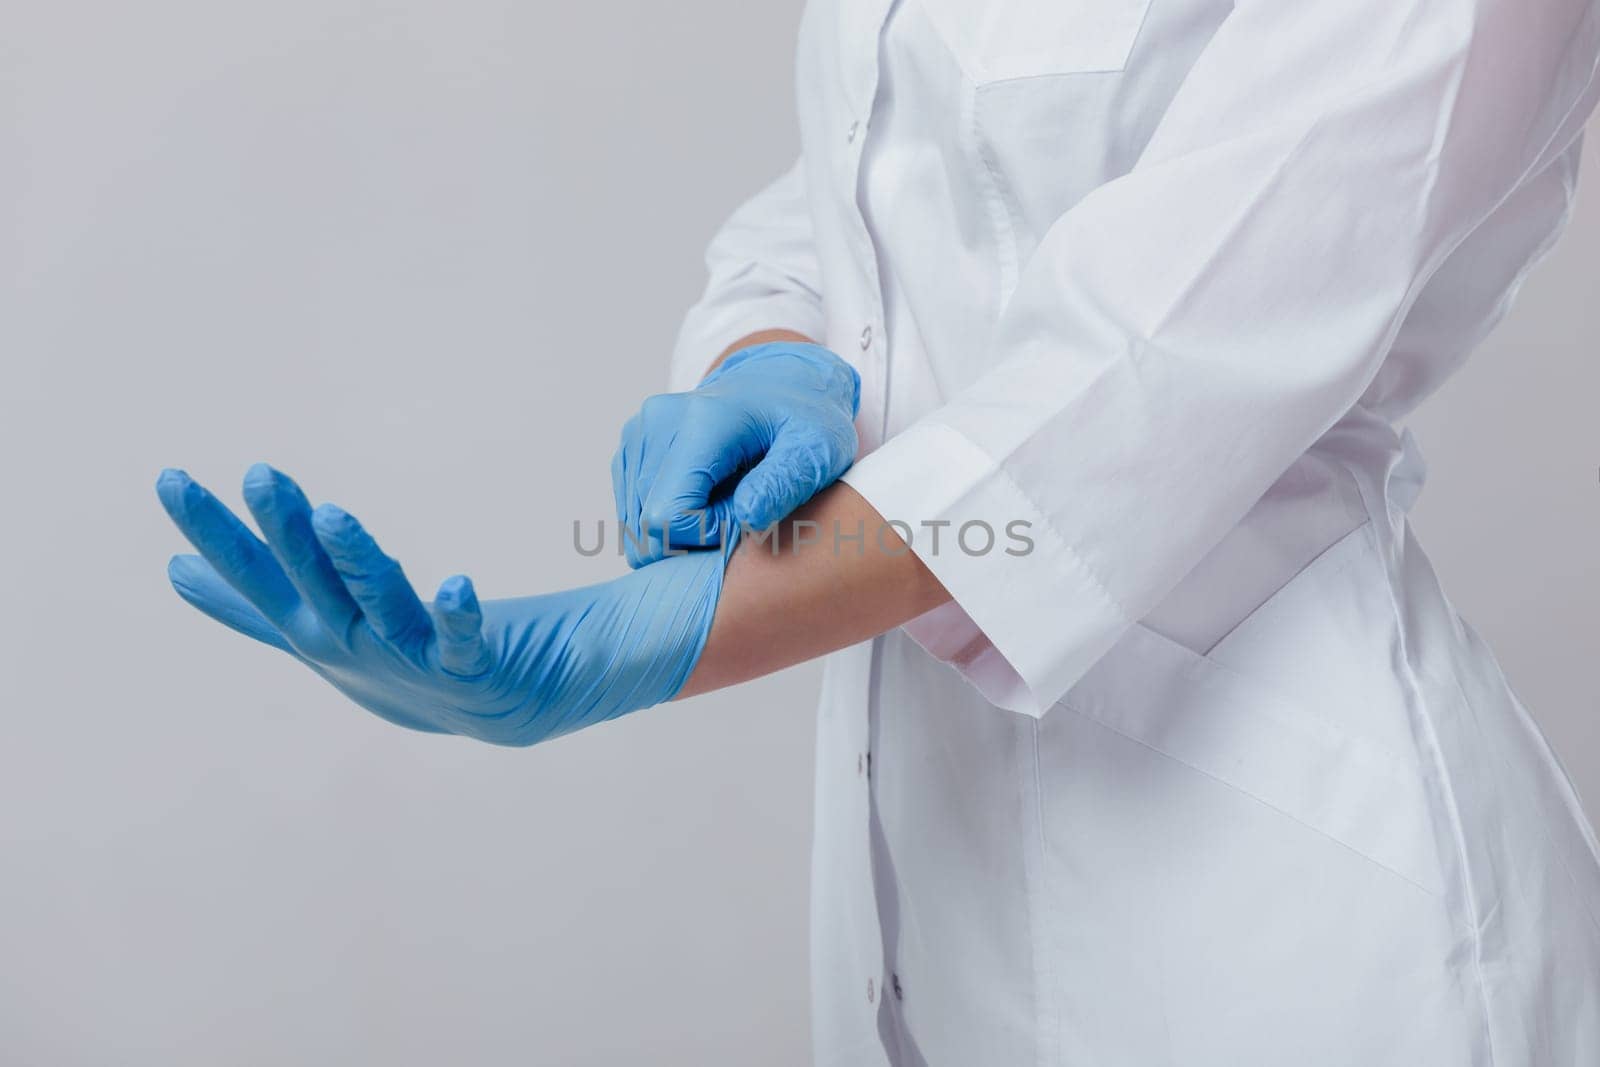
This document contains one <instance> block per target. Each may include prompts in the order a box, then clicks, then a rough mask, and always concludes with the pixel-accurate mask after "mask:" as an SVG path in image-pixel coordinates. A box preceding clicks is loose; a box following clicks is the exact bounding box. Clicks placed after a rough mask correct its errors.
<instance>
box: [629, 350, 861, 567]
mask: <svg viewBox="0 0 1600 1067" xmlns="http://www.w3.org/2000/svg"><path fill="white" fill-rule="evenodd" d="M860 404H861V378H860V376H859V375H858V374H857V373H856V371H855V368H853V367H851V366H850V365H849V364H848V363H846V362H845V361H844V360H842V359H840V358H839V357H838V356H836V355H834V354H833V353H832V352H830V351H828V350H827V349H826V348H823V347H822V346H821V345H810V344H797V343H793V342H788V341H778V342H775V343H772V344H764V345H754V346H752V347H750V348H745V349H742V350H740V351H738V352H735V353H734V354H733V355H731V356H729V357H728V358H727V359H726V360H724V361H723V362H722V365H721V366H720V367H718V368H717V369H716V370H715V371H713V372H712V373H711V374H710V375H709V376H707V378H706V380H705V381H704V382H702V383H701V384H700V386H699V388H697V389H694V390H691V391H690V392H687V393H668V394H664V395H661V396H652V397H650V398H649V399H648V400H646V401H645V402H644V406H643V408H641V409H640V411H639V414H637V415H635V416H634V417H633V418H631V419H629V420H628V422H627V424H626V425H625V426H623V428H622V444H621V445H620V446H619V447H618V449H617V454H616V456H615V457H614V458H613V459H612V461H611V488H612V491H613V492H614V493H615V495H616V502H617V520H618V522H619V523H620V525H621V534H620V536H621V537H622V542H623V550H624V554H625V555H626V556H627V558H628V562H629V563H630V564H632V565H633V566H635V567H639V566H643V565H644V564H646V563H650V562H653V561H655V560H657V559H660V558H661V557H662V556H663V555H664V554H665V551H666V545H665V544H664V542H663V538H662V536H661V534H662V531H666V535H667V540H669V541H670V544H671V546H673V547H676V548H683V547H694V546H701V545H715V544H720V543H722V542H723V541H724V540H725V539H726V538H727V536H728V527H730V526H733V525H735V524H738V523H742V524H744V525H745V526H746V527H748V528H750V529H754V530H764V529H766V528H767V527H769V526H771V525H772V524H773V523H775V522H777V521H778V520H780V519H782V518H783V517H784V516H786V515H788V514H789V513H790V512H792V511H794V510H795V509H796V508H798V507H799V506H800V505H801V504H804V503H805V502H806V501H807V500H810V499H811V498H812V497H813V496H815V495H816V494H817V493H818V492H819V491H820V490H822V489H824V488H826V487H827V486H828V485H829V484H831V483H832V482H833V481H834V480H835V479H836V478H838V477H839V475H841V474H843V473H844V472H845V470H846V469H847V468H848V467H849V466H850V464H851V463H852V462H853V461H854V460H855V458H856V428H855V421H854V420H855V415H856V410H857V409H858V408H859V407H860ZM746 472H748V473H746ZM718 503H725V504H727V505H729V506H726V507H720V508H719V507H717V506H716V505H717V504H718Z"/></svg>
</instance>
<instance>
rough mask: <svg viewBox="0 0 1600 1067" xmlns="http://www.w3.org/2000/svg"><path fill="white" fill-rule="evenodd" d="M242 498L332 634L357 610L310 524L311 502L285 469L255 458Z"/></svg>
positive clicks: (346, 624)
mask: <svg viewBox="0 0 1600 1067" xmlns="http://www.w3.org/2000/svg"><path fill="white" fill-rule="evenodd" d="M244 500H245V503H246V504H247V505H248V506H249V508H250V513H251V514H252V515H254V516H255V519H256V524H257V525H258V526H260V527H261V532H262V534H263V535H264V536H265V537H266V540H267V545H268V547H269V548H271V549H272V553H273V555H274V556H276V557H277V559H278V562H279V563H281V564H282V565H283V569H284V572H285V573H286V574H287V575H288V576H289V580H290V581H291V582H293V583H294V586H295V588H296V589H298V590H299V591H300V594H301V596H303V597H304V598H305V600H306V603H308V604H310V605H311V607H312V610H314V611H315V612H316V613H317V615H318V616H319V617H320V618H321V619H322V622H323V624H324V625H325V626H326V627H327V628H328V629H329V630H330V631H332V632H333V633H335V634H340V635H343V634H346V633H349V632H350V626H351V624H352V623H354V622H355V620H356V618H357V617H358V616H359V615H360V614H361V609H360V608H359V607H357V606H356V602H355V600H354V599H352V598H351V596H350V592H349V590H347V589H346V588H345V585H344V582H343V581H342V580H341V579H340V577H339V572H338V571H337V570H335V569H334V566H333V561H332V560H330V559H329V558H328V553H327V552H326V551H325V550H324V549H323V547H322V545H321V544H320V543H318V541H317V535H316V534H315V533H314V532H313V531H312V529H311V504H310V502H309V501H308V500H306V496H305V494H304V493H303V492H301V491H300V487H299V486H298V485H296V484H295V483H294V480H293V479H291V478H290V477H289V476H288V475H286V474H283V473H282V472H280V471H276V470H273V469H272V468H271V467H269V466H267V465H266V464H265V463H257V464H256V465H255V466H253V467H251V468H250V470H249V472H248V473H247V474H246V475H245V476H244Z"/></svg>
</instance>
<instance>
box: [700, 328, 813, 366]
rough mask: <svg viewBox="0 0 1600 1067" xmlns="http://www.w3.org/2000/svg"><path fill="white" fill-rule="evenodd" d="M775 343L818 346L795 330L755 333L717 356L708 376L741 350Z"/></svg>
mask: <svg viewBox="0 0 1600 1067" xmlns="http://www.w3.org/2000/svg"><path fill="white" fill-rule="evenodd" d="M774 341H795V342H797V343H799V344H803V345H811V344H816V342H815V341H813V340H812V339H811V338H809V337H807V336H806V335H805V334H803V333H796V332H795V331H793V330H757V331H756V332H755V333H752V334H747V335H745V336H744V337H741V338H739V339H738V340H737V341H735V342H733V344H731V345H729V346H728V347H727V348H725V349H723V350H722V354H721V355H719V356H717V358H716V359H715V360H714V361H713V362H712V364H711V366H709V367H707V368H706V374H708V375H709V374H710V373H711V372H712V371H714V370H716V369H717V368H718V367H720V366H722V361H723V360H725V359H727V358H728V357H729V356H731V355H733V354H734V353H735V352H738V351H739V350H741V349H745V348H752V347H754V346H755V345H766V344H771V343H772V342H774ZM702 377H704V375H702Z"/></svg>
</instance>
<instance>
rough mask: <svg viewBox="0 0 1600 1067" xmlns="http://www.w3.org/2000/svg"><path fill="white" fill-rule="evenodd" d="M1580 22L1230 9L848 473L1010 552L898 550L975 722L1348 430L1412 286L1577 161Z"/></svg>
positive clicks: (1320, 3) (1458, 12) (861, 484)
mask: <svg viewBox="0 0 1600 1067" xmlns="http://www.w3.org/2000/svg"><path fill="white" fill-rule="evenodd" d="M1596 12H1597V8H1596V5H1595V4H1593V3H1591V2H1589V0H1312V2H1307V3H1298V4H1284V3H1280V2H1278V0H1240V2H1239V3H1238V4H1237V5H1236V7H1235V10H1234V12H1233V13H1232V14H1231V15H1230V16H1229V17H1228V19H1227V20H1226V21H1225V22H1224V23H1223V24H1222V26H1221V27H1220V29H1219V30H1218V31H1217V33H1216V35H1215V36H1214V37H1213V38H1212V40H1211V42H1210V43H1209V44H1208V46H1207V48H1206V50H1205V51H1204V52H1203V53H1202V54H1201V56H1200V58H1199V59H1198V61H1197V62H1196V64H1195V65H1194V67H1193V68H1192V69H1191V71H1190V72H1189V75H1188V77H1187V78H1186V80H1185V82H1184V84H1183V85H1182V87H1181V88H1180V90H1179V91H1178V93H1177V95H1176V96H1175V97H1174V99H1173V101H1172V103H1171V105H1170V107H1169V108H1168V110H1167V112H1166V114H1165V115H1164V117H1163V119H1162V121H1161V123H1160V124H1159V126H1158V128H1157V130H1156V132H1155V134H1154V136H1153V138H1152V139H1151V141H1150V143H1149V145H1148V146H1147V148H1146V149H1145V151H1144V153H1143V155H1142V157H1141V159H1140V161H1139V163H1138V164H1137V166H1135V167H1134V168H1133V169H1132V170H1131V171H1130V172H1129V173H1127V174H1126V175H1124V176H1122V177H1120V178H1118V179H1116V180H1114V181H1111V182H1109V183H1107V184H1105V185H1103V186H1101V187H1100V188H1098V189H1097V190H1095V191H1094V192H1092V193H1091V194H1089V195H1088V196H1086V197H1085V198H1083V199H1082V200H1081V201H1080V202H1079V203H1078V204H1077V205H1076V206H1074V207H1073V208H1072V209H1071V210H1070V211H1068V212H1067V213H1066V214H1064V215H1062V216H1061V217H1060V218H1059V219H1058V220H1057V221H1056V222H1055V224H1054V225H1053V226H1052V227H1051V228H1050V230H1049V231H1048V232H1047V233H1046V235H1045V238H1044V240H1043V242H1042V243H1041V245H1040V247H1039V248H1038V250H1037V252H1036V253H1035V254H1034V256H1033V257H1032V258H1031V259H1030V260H1029V261H1028V263H1027V264H1026V265H1025V267H1024V268H1023V270H1022V271H1021V273H1020V275H1019V277H1018V281H1017V285H1016V288H1015V290H1014V292H1013V294H1012V296H1011V299H1010V300H1009V302H1008V303H1007V305H1006V307H1005V310H1004V311H1003V312H1002V314H1001V316H1000V319H999V322H998V324H997V327H996V329H995V331H994V333H993V338H992V349H993V350H992V352H991V358H990V360H989V366H990V367H991V369H990V370H989V371H988V372H987V373H986V374H985V375H984V376H983V377H981V378H979V379H978V380H977V381H976V382H975V383H974V384H973V385H972V386H971V387H969V388H968V389H966V390H965V391H964V392H962V393H960V394H959V395H957V396H956V397H955V398H954V399H953V400H952V401H951V402H950V403H948V404H947V405H945V406H944V407H942V408H940V409H938V410H936V411H934V412H932V413H931V414H930V415H929V416H927V417H926V418H924V419H922V420H920V421H919V422H917V423H914V424H913V425H912V426H911V427H909V428H908V429H907V430H905V431H904V432H903V433H901V434H899V435H897V436H896V437H894V438H891V439H890V440H889V441H887V442H886V443H885V444H884V445H883V446H882V447H881V448H879V449H878V450H877V451H875V452H874V453H872V454H871V455H869V456H867V457H865V458H864V459H862V460H861V461H859V462H858V463H857V464H856V466H855V468H854V469H853V470H852V471H851V472H850V473H849V474H848V475H847V476H846V481H848V482H849V483H850V484H852V485H853V486H854V487H855V488H856V489H857V490H858V491H859V492H861V493H862V495H863V496H865V497H866V499H867V500H868V501H869V502H870V503H872V504H873V506H874V507H875V508H877V510H878V511H879V512H880V513H882V514H883V515H884V516H885V517H886V518H900V519H903V520H907V521H916V522H926V521H929V520H934V521H946V522H949V523H950V524H951V526H952V527H959V526H960V525H961V524H962V523H965V522H969V521H972V520H975V519H981V520H983V521H985V522H987V523H989V524H990V525H991V526H992V527H994V528H995V529H997V530H1003V529H1004V528H1005V527H1006V524H1007V523H1010V522H1013V521H1015V520H1023V521H1026V522H1027V523H1028V524H1029V535H1030V536H1031V538H1032V540H1033V548H1032V550H1031V551H1029V552H1027V553H1025V554H1022V555H1007V554H1005V553H1003V552H990V553H984V554H981V555H968V554H967V553H965V552H962V551H959V550H956V551H949V550H948V547H949V546H941V547H942V548H943V549H946V550H942V551H939V552H937V553H934V552H932V551H930V546H929V545H928V544H927V542H926V540H925V539H923V538H918V539H916V540H915V541H914V545H913V547H914V549H915V550H916V551H917V552H918V553H919V555H921V557H922V558H923V560H924V562H926V563H927V565H928V566H929V567H930V569H931V570H932V571H933V572H934V574H935V575H936V576H937V577H938V578H939V580H940V581H941V582H943V583H944V585H945V587H946V588H947V589H948V590H949V591H950V593H951V594H952V596H953V597H954V599H955V605H954V607H953V608H952V609H950V610H949V611H946V612H945V613H944V614H943V616H941V618H940V619H937V620H928V619H925V620H919V623H921V624H922V625H923V631H924V633H923V637H919V639H924V638H926V640H925V641H924V643H929V642H930V641H931V642H933V643H934V644H937V645H939V646H941V647H938V648H936V649H935V651H936V653H937V654H940V655H942V656H944V657H945V658H948V659H951V660H952V661H953V662H955V663H956V664H957V665H958V666H960V667H961V668H962V669H963V670H964V671H966V672H967V673H968V676H969V678H971V679H972V680H973V681H974V682H975V683H976V684H978V685H979V687H980V688H981V689H983V690H984V692H985V694H986V695H987V696H989V698H990V699H991V700H992V701H994V702H995V703H998V704H1001V705H1002V706H1006V707H1010V708H1013V709H1014V710H1018V711H1023V712H1027V713H1030V714H1040V713H1042V712H1043V711H1044V710H1045V709H1047V708H1049V707H1050V706H1051V705H1053V704H1054V703H1055V702H1056V701H1057V700H1059V699H1060V697H1061V696H1062V695H1064V694H1065V692H1066V691H1067V689H1069V688H1070V687H1071V686H1072V685H1073V684H1074V683H1075V682H1076V681H1077V679H1078V678H1079V677H1081V676H1082V674H1083V673H1084V672H1085V671H1086V670H1087V669H1088V668H1089V667H1090V666H1092V665H1093V663H1094V662H1095V661H1096V660H1097V659H1098V658H1099V657H1100V656H1102V655H1103V654H1104V653H1105V652H1106V651H1107V650H1109V649H1110V647H1111V646H1112V645H1113V644H1115V643H1116V641H1117V640H1118V639H1119V638H1120V636H1121V635H1122V633H1123V632H1124V631H1125V630H1126V629H1127V627H1129V626H1130V625H1132V623H1133V622H1134V621H1135V620H1137V619H1140V618H1142V617H1144V616H1145V615H1146V614H1147V613H1148V612H1150V611H1151V610H1152V609H1153V608H1154V607H1156V605H1157V604H1158V603H1159V602H1160V601H1161V599H1162V598H1163V597H1164V596H1165V595H1166V594H1167V593H1168V592H1170V591H1171V590H1172V588H1173V587H1174V586H1175V585H1176V584H1177V583H1178V582H1179V581H1180V580H1181V579H1182V578H1183V577H1184V575H1185V574H1187V573H1188V572H1189V571H1190V570H1191V569H1192V568H1193V567H1194V566H1195V565H1196V564H1197V563H1198V562H1199V561H1200V560H1201V559H1202V558H1203V557H1204V556H1205V554H1206V553H1207V552H1208V551H1210V550H1211V549H1212V548H1213V547H1215V546H1216V545H1217V544H1218V543H1219V542H1220V541H1221V540H1222V538H1223V537H1224V536H1225V535H1226V534H1227V533H1228V531H1229V530H1230V529H1232V528H1233V526H1234V525H1236V524H1237V523H1238V522H1239V520H1240V519H1241V518H1242V517H1243V516H1244V515H1245V513H1246V512H1247V511H1248V510H1249V509H1250V507H1251V505H1252V504H1254V502H1255V501H1256V500H1258V499H1259V498H1260V497H1261V495H1262V494H1263V493H1264V492H1265V491H1266V490H1267V489H1269V488H1270V487H1271V485H1272V484H1273V483H1274V482H1275V481H1276V480H1277V478H1278V477H1279V476H1280V475H1281V474H1282V473H1283V472H1284V471H1285V470H1286V469H1287V468H1288V467H1289V466H1290V465H1291V464H1292V463H1293V462H1294V461H1295V460H1296V459H1297V458H1298V457H1299V456H1300V455H1301V454H1302V453H1303V452H1304V451H1305V450H1306V449H1307V448H1308V447H1309V446H1310V445H1312V444H1313V443H1314V442H1315V441H1316V440H1317V438H1319V437H1320V436H1321V435H1322V434H1323V433H1324V432H1326V431H1327V429H1328V428H1329V427H1331V426H1332V425H1333V424H1334V423H1335V422H1336V421H1338V419H1339V418H1340V417H1341V416H1343V415H1344V414H1345V413H1346V412H1347V411H1349V409H1350V408H1351V407H1352V406H1353V405H1354V404H1356V402H1357V401H1358V400H1359V398H1360V397H1361V395H1362V393H1363V391H1364V390H1365V389H1366V387H1367V385H1368V384H1369V383H1370V382H1371V380H1372V378H1373V376H1374V375H1375V373H1376V371H1377V369H1378V367H1379V366H1380V365H1381V364H1382V362H1383V360H1384V358H1385V357H1386V355H1387V354H1388V351H1389V349H1390V347H1391V345H1392V343H1393V340H1394V337H1395V334H1396V332H1397V331H1398V329H1399V327H1400V324H1401V323H1402V322H1403V320H1404V318H1405V315H1406V314H1407V312H1408V310H1409V309H1410V307H1411V306H1412V304H1413V303H1414V301H1415V299H1416V296H1417V294H1418V292H1419V290H1420V289H1421V288H1422V286H1423V285H1424V283H1425V282H1426V281H1427V280H1428V279H1429V277H1431V276H1432V274H1433V273H1434V272H1435V271H1436V270H1437V269H1438V267H1439V265H1440V264H1441V263H1442V262H1443V261H1444V259H1445V258H1446V257H1447V256H1448V255H1449V254H1450V252H1451V251H1452V250H1454V249H1455V248H1456V247H1457V246H1458V245H1459V244H1460V243H1461V242H1462V241H1463V240H1465V238H1466V237H1467V236H1468V235H1469V234H1471V233H1472V231H1473V230H1474V229H1475V228H1477V227H1478V226H1479V225H1480V224H1481V223H1482V222H1483V221H1484V220H1485V219H1486V218H1487V217H1488V216H1489V215H1490V214H1492V212H1493V211H1494V209H1495V208H1496V207H1497V206H1498V205H1499V204H1500V203H1501V202H1502V201H1503V200H1504V199H1505V198H1506V197H1508V196H1509V195H1510V194H1511V193H1512V191H1514V190H1515V189H1516V188H1517V187H1518V186H1519V185H1520V184H1521V183H1523V182H1524V181H1525V180H1527V178H1528V177H1529V176H1530V175H1532V174H1534V173H1536V172H1537V171H1539V170H1540V169H1541V168H1542V167H1544V166H1545V165H1547V164H1548V163H1549V162H1550V161H1552V160H1553V159H1555V158H1556V157H1557V156H1558V155H1560V154H1561V152H1562V151H1564V149H1565V148H1566V147H1567V146H1568V145H1569V144H1570V143H1571V142H1572V141H1573V139H1574V138H1575V137H1577V136H1578V134H1579V133H1580V132H1581V129H1582V125H1583V122H1584V120H1585V119H1586V118H1587V116H1588V114H1589V112H1590V110H1591V109H1592V108H1593V106H1594V101H1595V93H1596V79H1595V71H1596V55H1597V52H1600V24H1597V14H1596ZM963 627H966V628H967V629H969V630H970V631H971V632H970V634H969V635H967V637H965V638H964V637H962V633H963ZM914 632H915V631H914ZM969 638H970V639H969ZM930 647H931V646H930Z"/></svg>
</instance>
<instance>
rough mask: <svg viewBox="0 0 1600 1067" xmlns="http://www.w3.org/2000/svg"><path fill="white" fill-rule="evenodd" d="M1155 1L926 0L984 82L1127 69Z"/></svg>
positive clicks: (948, 39)
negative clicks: (1129, 58)
mask: <svg viewBox="0 0 1600 1067" xmlns="http://www.w3.org/2000/svg"><path fill="white" fill-rule="evenodd" d="M1151 3H1152V0H1053V2H1042V0H1032V2H1029V0H922V5H923V8H924V10H925V11H926V12H927V15H928V18H929V21H931V22H932V23H933V25H934V27H935V28H936V29H937V30H938V31H939V36H940V37H941V38H942V39H943V40H944V42H945V45H946V47H948V48H949V49H950V52H951V54H952V55H954V56H955V58H956V61H957V62H958V63H960V64H961V67H962V69H963V70H964V71H966V73H967V75H968V77H970V78H971V79H972V80H973V81H974V82H977V83H978V84H980V85H981V84H984V83H988V82H997V81H1007V80H1010V79H1013V78H1031V77H1035V76H1037V75H1042V74H1088V73H1093V72H1100V71H1103V72H1114V71H1120V70H1122V69H1123V68H1124V67H1125V66H1127V63H1128V55H1129V53H1130V52H1131V51H1132V50H1133V45H1134V41H1135V40H1136V39H1137V38H1138V36H1139V29H1140V27H1141V26H1142V25H1143V24H1144V19H1145V15H1146V13H1147V12H1148V11H1149V9H1150V5H1151Z"/></svg>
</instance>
